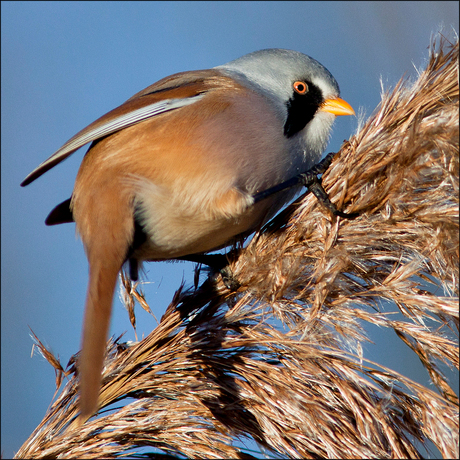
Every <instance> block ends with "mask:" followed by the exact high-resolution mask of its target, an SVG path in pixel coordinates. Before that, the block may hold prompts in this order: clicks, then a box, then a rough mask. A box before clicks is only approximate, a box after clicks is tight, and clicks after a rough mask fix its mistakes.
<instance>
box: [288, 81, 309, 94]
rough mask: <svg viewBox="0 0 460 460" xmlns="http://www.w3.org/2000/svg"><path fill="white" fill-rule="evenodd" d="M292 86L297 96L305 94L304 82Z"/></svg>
mask: <svg viewBox="0 0 460 460" xmlns="http://www.w3.org/2000/svg"><path fill="white" fill-rule="evenodd" d="M292 86H293V88H294V91H295V92H296V93H299V94H306V93H307V91H308V85H307V84H306V83H305V82H304V81H295V82H294V84H293V85H292Z"/></svg>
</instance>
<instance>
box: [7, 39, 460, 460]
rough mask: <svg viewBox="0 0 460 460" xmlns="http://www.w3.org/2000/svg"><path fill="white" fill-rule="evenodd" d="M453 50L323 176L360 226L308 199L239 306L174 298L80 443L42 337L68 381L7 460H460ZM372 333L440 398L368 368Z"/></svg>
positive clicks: (389, 99) (113, 370)
mask: <svg viewBox="0 0 460 460" xmlns="http://www.w3.org/2000/svg"><path fill="white" fill-rule="evenodd" d="M458 50H459V48H458V41H456V43H455V44H451V43H449V42H448V41H447V40H445V39H444V38H437V39H436V40H435V41H434V42H433V44H432V47H431V52H430V57H429V62H428V64H427V68H426V70H424V71H423V72H421V73H420V75H419V78H418V80H417V81H416V82H415V83H413V84H410V83H408V82H404V81H401V82H400V83H399V84H398V85H397V87H396V88H395V89H394V90H393V91H392V92H391V93H387V94H384V95H383V96H382V102H381V104H380V106H379V107H378V109H377V111H376V112H375V114H374V115H373V116H371V118H370V119H369V120H368V121H367V122H366V123H365V125H364V126H363V127H362V128H361V129H360V130H359V132H358V134H356V135H355V136H354V137H352V138H351V139H350V141H348V142H345V144H344V145H343V146H342V148H341V150H340V152H339V154H338V155H337V156H336V158H335V159H334V162H333V163H332V166H331V167H330V169H329V170H328V171H327V173H326V174H324V177H323V184H324V186H325V189H326V190H327V191H328V194H329V196H330V197H331V199H332V201H333V202H335V203H336V205H337V207H338V208H339V209H342V210H344V211H346V212H353V213H359V217H358V218H356V219H354V220H344V219H340V218H336V217H333V216H332V215H330V214H329V212H328V211H327V210H325V209H324V208H323V206H322V205H321V204H319V203H318V201H317V200H316V199H315V198H314V197H313V196H312V195H311V194H305V195H304V196H303V197H301V199H299V200H297V202H296V203H295V204H293V205H291V206H290V207H289V208H287V209H286V210H285V211H284V212H283V213H282V214H281V215H280V216H279V217H278V218H276V219H275V220H274V221H273V222H272V223H271V224H269V225H268V226H266V228H264V229H263V230H262V231H261V232H259V234H258V235H257V236H256V237H255V238H253V240H252V241H251V242H250V244H249V245H248V246H247V247H246V248H244V249H242V250H241V252H240V253H239V254H238V257H235V258H234V260H231V263H230V268H231V271H232V273H233V279H234V280H236V281H237V283H238V288H237V290H236V291H235V290H233V291H232V290H230V289H228V288H227V287H226V285H225V284H224V282H223V281H222V278H221V276H220V275H215V276H210V277H209V278H207V279H206V281H204V283H203V284H202V285H201V286H200V287H197V283H195V287H194V288H191V289H188V290H184V289H183V288H182V287H181V288H179V290H178V291H177V292H176V294H175V297H174V299H173V301H172V303H171V304H170V305H169V307H168V308H167V310H166V312H165V314H164V316H163V318H162V319H161V323H160V325H159V326H158V327H157V328H156V329H155V330H154V331H152V333H151V334H150V335H149V336H148V337H146V338H145V339H143V340H142V341H140V342H137V343H134V344H124V343H121V342H120V338H119V339H117V340H112V341H110V343H109V344H108V359H107V363H106V367H105V370H104V376H103V387H102V393H101V404H100V410H102V409H103V408H107V406H109V405H112V406H111V410H106V411H105V412H104V413H102V412H101V411H100V412H99V415H98V417H97V418H93V419H91V420H90V421H88V422H87V423H86V424H85V425H84V426H83V427H81V428H80V429H76V426H75V419H76V417H77V415H78V408H77V397H78V393H77V390H78V386H77V376H76V367H75V365H74V363H75V359H74V360H73V362H72V363H71V364H70V366H69V367H68V369H67V370H64V369H63V368H62V367H61V365H60V364H59V361H58V360H56V359H55V358H54V357H52V355H51V354H50V353H49V352H48V351H47V350H46V349H45V348H44V347H43V345H41V343H40V342H39V341H38V339H36V340H37V343H38V346H39V347H40V349H41V352H42V353H43V354H44V355H45V356H47V357H48V358H49V361H50V362H51V363H52V364H53V366H54V367H55V368H56V371H57V376H58V377H57V383H58V386H59V385H60V383H61V381H62V378H63V377H64V376H66V377H67V378H68V383H67V384H66V385H65V387H64V388H63V389H62V391H61V393H60V395H59V396H58V397H57V399H56V401H55V402H54V403H53V404H52V405H51V407H50V409H49V411H48V413H47V414H46V416H45V418H44V420H43V421H42V422H41V424H40V425H39V426H38V427H37V429H36V430H35V431H34V432H33V433H32V435H31V436H30V438H29V439H28V440H27V441H26V442H25V444H24V445H23V446H22V447H21V449H20V450H19V452H18V453H17V455H16V458H50V457H58V458H101V457H103V458H118V457H120V456H123V457H126V456H131V457H134V456H136V458H138V457H141V458H142V457H143V456H144V457H145V458H147V457H148V458H151V457H155V456H158V457H160V458H164V457H170V456H171V457H172V456H185V457H190V458H251V455H250V454H249V453H247V452H246V451H244V450H241V449H239V448H237V447H235V446H233V445H232V441H233V440H235V439H236V438H238V439H242V440H244V439H245V438H246V439H248V438H253V439H254V440H255V441H257V443H259V445H260V446H261V448H262V449H263V450H264V451H265V452H266V453H268V454H270V455H276V454H279V455H282V456H284V457H289V458H299V457H303V458H363V457H373V458H420V457H421V455H422V454H421V453H420V449H422V450H423V449H424V446H427V445H428V444H429V441H431V442H432V443H433V444H434V445H435V446H436V447H437V449H439V451H440V452H441V454H442V456H443V457H444V458H458V429H459V427H458V399H457V396H456V395H455V393H454V391H453V390H452V389H451V388H450V386H449V384H448V382H447V380H446V378H445V377H444V376H443V374H442V372H441V370H440V367H439V365H440V364H441V363H445V364H447V365H449V366H451V367H456V368H457V369H458V347H457V341H458V297H457V296H458V275H459V273H458V264H459V253H458V252H459V235H458V178H459V170H458V168H459V164H458V147H459V145H458V144H459V139H458V135H459V132H458V127H459V126H458V91H459V90H458ZM197 270H198V269H197ZM227 284H228V283H227ZM125 287H126V288H127V293H128V295H127V297H128V300H130V301H132V302H134V300H133V299H134V297H137V299H138V300H140V301H141V302H142V303H143V304H144V306H145V301H144V300H143V298H142V295H141V294H140V293H139V292H138V291H136V289H135V287H134V288H131V287H130V285H129V283H128V282H126V280H125ZM146 308H148V307H146ZM391 309H392V310H393V313H392V312H391ZM395 312H398V313H399V314H398V315H396V314H395ZM366 323H371V324H373V325H378V326H380V327H381V328H390V329H392V330H394V331H395V332H396V334H397V335H398V337H399V338H400V339H401V340H403V342H404V343H405V344H406V345H407V346H408V347H410V349H411V350H412V351H413V352H414V353H415V355H416V356H414V359H416V357H418V358H419V359H420V360H421V362H422V363H423V365H424V366H425V368H426V369H427V371H428V373H429V376H430V377H431V380H432V383H433V384H434V386H435V388H436V390H437V391H434V390H431V389H428V388H426V387H424V386H422V385H420V384H417V383H415V382H413V381H411V380H409V379H407V378H405V377H404V376H402V375H400V374H398V373H396V372H394V371H392V370H390V369H387V368H384V367H382V366H380V365H378V364H377V363H372V362H369V361H367V360H365V359H364V358H363V357H362V353H361V344H362V343H363V342H365V341H366V340H368V338H367V336H366V332H365V327H366ZM126 398H131V399H130V400H129V401H124V400H125V399H126ZM122 401H123V402H126V403H127V404H126V405H124V407H121V408H120V406H121V404H118V406H117V405H113V403H121V402H122ZM128 402H129V404H128ZM145 447H149V448H150V450H152V448H158V449H160V451H162V452H163V454H158V453H157V454H155V453H151V454H150V456H149V455H148V454H146V453H144V454H137V455H135V454H134V452H136V451H137V452H139V449H140V448H143V449H142V452H145V451H146V449H145ZM153 452H159V451H158V450H155V449H153Z"/></svg>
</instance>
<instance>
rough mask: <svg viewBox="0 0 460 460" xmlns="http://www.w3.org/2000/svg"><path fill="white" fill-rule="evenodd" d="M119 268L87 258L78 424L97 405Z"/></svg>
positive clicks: (94, 410) (84, 419)
mask: <svg viewBox="0 0 460 460" xmlns="http://www.w3.org/2000/svg"><path fill="white" fill-rule="evenodd" d="M109 258H110V255H109ZM119 270H120V264H119V263H111V264H107V260H96V261H90V270H89V285H88V293H87V298H86V306H85V319H84V325H83V338H82V342H83V344H82V351H81V356H80V360H79V373H80V421H81V423H84V422H85V421H86V420H87V419H88V418H89V417H91V415H93V414H94V413H95V412H96V410H97V406H98V397H99V391H100V387H101V374H102V369H103V364H104V358H105V352H106V343H107V335H108V331H109V326H110V317H111V313H112V302H113V295H114V291H115V287H116V283H117V278H118V272H119Z"/></svg>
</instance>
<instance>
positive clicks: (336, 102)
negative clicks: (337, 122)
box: [320, 97, 355, 115]
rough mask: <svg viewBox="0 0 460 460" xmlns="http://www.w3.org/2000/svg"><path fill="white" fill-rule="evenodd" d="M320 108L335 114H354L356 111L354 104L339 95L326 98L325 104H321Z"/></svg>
mask: <svg viewBox="0 0 460 460" xmlns="http://www.w3.org/2000/svg"><path fill="white" fill-rule="evenodd" d="M320 110H322V111H324V112H329V113H333V114H334V115H354V114H355V111H354V110H353V108H352V106H351V105H350V104H349V103H348V102H346V101H344V100H343V99H340V97H337V98H335V99H326V100H325V101H324V102H323V104H321V107H320Z"/></svg>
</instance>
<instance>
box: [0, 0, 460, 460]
mask: <svg viewBox="0 0 460 460" xmlns="http://www.w3.org/2000/svg"><path fill="white" fill-rule="evenodd" d="M458 14H459V11H458V2H442V1H438V2H2V4H1V36H2V40H1V51H2V53H1V61H2V69H1V70H2V80H1V82H2V85H1V86H2V88H1V105H2V118H1V123H2V124H1V127H2V136H1V159H2V165H1V166H2V168H1V178H2V181H1V199H2V209H1V212H2V239H1V260H2V271H1V280H2V297H1V302H2V303H1V305H2V323H1V327H2V336H1V358H2V359H1V370H2V373H1V415H2V424H1V434H2V437H1V439H2V446H1V452H2V455H3V458H10V457H11V456H12V455H13V453H14V452H16V451H17V450H18V448H19V447H20V446H21V444H22V443H23V442H24V441H25V440H26V438H27V437H28V436H29V434H30V433H31V432H32V430H33V429H34V428H35V427H36V426H37V425H38V423H39V422H40V421H41V419H42V418H43V416H44V414H45V411H46V409H47V407H48V405H49V403H50V401H51V399H52V396H53V393H54V390H55V388H54V378H55V377H54V370H53V369H52V368H51V366H50V365H49V364H48V363H47V362H45V360H44V359H43V358H41V357H39V356H37V355H34V356H33V357H32V358H31V356H30V354H31V348H32V340H31V339H30V337H29V329H28V326H30V327H31V328H32V329H33V331H34V332H35V333H36V334H37V336H38V337H39V338H40V339H41V340H42V341H43V342H44V343H46V344H47V345H49V346H50V347H51V349H52V350H53V351H54V353H55V354H56V355H58V356H59V357H60V359H61V362H62V364H63V365H64V366H65V365H66V364H67V361H68V359H69V358H70V356H71V355H72V354H73V353H75V352H76V351H77V350H78V349H79V346H80V333H81V324H82V317H83V305H84V300H85V293H86V284H87V262H86V258H85V254H84V251H83V247H82V244H81V242H80V241H79V240H78V239H76V237H75V226H74V225H73V224H71V225H70V224H69V225H62V226H55V227H46V226H45V225H44V219H45V218H46V216H47V215H48V213H49V211H50V210H51V209H52V208H53V207H54V206H55V205H56V204H58V203H60V202H61V201H63V200H64V199H66V198H68V197H69V196H70V194H71V192H72V187H73V183H74V179H75V176H76V173H77V170H78V167H79V164H80V162H81V159H82V157H83V153H84V152H85V151H86V148H85V149H82V150H80V151H79V152H77V153H75V154H74V155H73V156H72V157H71V158H69V159H68V160H67V161H65V162H64V163H62V164H60V165H59V166H58V167H56V168H55V169H52V170H51V171H49V172H48V173H47V174H46V175H45V176H43V177H41V178H40V179H38V180H37V181H36V182H34V183H33V184H31V185H29V186H28V187H26V188H21V187H20V186H19V184H20V182H21V181H22V180H23V179H24V177H25V176H26V175H27V174H28V173H29V172H30V171H31V170H32V169H34V168H35V167H36V166H37V165H38V164H39V163H41V162H42V161H43V160H45V159H46V158H47V157H48V156H49V155H51V153H53V152H54V151H55V150H56V149H57V148H59V147H60V146H61V145H62V144H63V143H64V142H65V141H67V140H68V139H69V138H70V137H71V136H73V135H74V134H75V133H76V132H77V131H79V130H80V129H82V128H83V127H85V126H86V125H88V124H89V123H91V122H92V121H94V120H95V119H96V118H98V117H99V116H101V115H103V114H104V113H106V112H108V111H109V110H111V109H112V108H114V107H116V106H118V105H119V104H121V103H122V102H124V101H125V100H126V99H128V98H129V97H131V96H132V95H133V94H134V93H136V92H138V91H139V90H141V89H143V88H145V87H146V86H148V85H150V84H152V83H154V82H155V81H157V80H159V79H160V78H162V77H165V76H167V75H170V74H172V73H175V72H179V71H183V70H192V69H202V68H210V67H213V66H216V65H219V64H223V63H225V62H228V61H229V60H232V59H235V58H237V57H239V56H242V55H243V54H246V53H248V52H251V51H254V50H258V49H262V48H272V47H273V48H289V49H295V50H297V51H301V52H303V53H305V54H308V55H310V56H312V57H314V58H315V59H317V60H319V61H320V62H321V63H322V64H324V65H325V66H326V67H327V68H328V69H329V70H330V71H331V73H332V74H333V75H334V76H335V78H336V79H337V81H338V82H339V85H340V88H341V93H342V97H343V98H344V99H345V100H346V101H348V102H349V103H350V104H351V105H352V106H353V107H354V109H355V110H356V112H358V111H365V112H366V113H367V114H368V115H369V114H370V113H371V112H372V111H373V109H374V108H375V107H376V106H377V104H378V102H379V101H380V89H381V88H380V81H379V79H380V77H382V79H383V82H384V85H385V87H387V88H388V87H392V86H394V84H395V83H396V82H397V81H398V80H399V78H400V77H401V76H402V75H404V74H406V75H407V76H412V77H415V76H416V70H415V68H416V67H417V68H419V67H421V66H422V67H423V65H424V62H425V59H426V57H427V55H428V53H427V47H428V45H429V43H430V36H431V34H432V33H433V32H436V31H437V30H439V27H440V26H441V25H442V24H443V25H444V27H445V31H446V33H450V31H451V28H452V27H453V28H454V29H455V30H456V31H458ZM414 66H415V67H414ZM356 126H357V120H356V118H354V117H339V118H338V119H337V121H336V124H335V128H334V132H333V137H332V139H331V142H330V144H329V147H328V151H332V150H334V151H337V149H338V148H339V147H340V145H341V143H342V141H343V140H344V139H346V138H348V137H349V136H350V135H351V134H353V133H354V131H355V129H356ZM145 268H146V280H147V281H148V283H149V284H146V285H145V293H146V298H147V300H148V302H149V303H150V306H151V308H152V310H153V311H154V313H155V314H156V316H157V317H158V318H160V317H161V315H162V313H163V312H164V310H165V309H166V306H167V305H168V303H169V301H170V300H171V298H172V295H173V293H174V291H175V289H176V288H177V287H178V286H179V284H180V283H181V281H182V280H185V282H186V284H187V285H190V284H192V283H193V264H190V263H181V264H172V263H150V264H146V265H145ZM136 312H137V325H138V334H139V336H142V335H143V334H148V333H149V332H150V331H151V330H152V329H153V328H154V327H155V326H156V323H155V321H154V319H153V318H152V317H151V316H149V315H147V314H146V313H144V312H143V310H142V309H140V308H137V309H136ZM123 331H127V334H126V335H125V338H126V339H127V340H134V334H133V331H132V328H131V326H130V323H129V320H128V315H127V313H126V311H125V310H124V308H123V307H122V306H121V304H120V302H119V301H118V300H117V301H116V303H115V306H114V315H113V320H112V328H111V333H112V334H120V333H122V332H123ZM370 333H371V334H372V339H373V340H374V342H375V343H376V345H375V346H371V345H369V346H367V347H366V348H365V350H364V352H365V357H367V358H371V359H374V360H376V361H378V362H380V363H382V364H384V365H387V366H390V367H392V368H393V369H395V370H397V371H400V372H402V373H404V374H405V375H407V376H409V377H411V378H414V379H416V380H418V381H420V382H422V383H425V384H426V382H427V376H426V373H425V372H424V371H423V369H422V366H421V364H420V363H419V362H418V360H417V359H416V358H415V357H414V356H413V355H412V353H410V352H408V351H407V350H406V348H405V347H404V346H403V345H401V344H400V343H399V342H398V340H397V339H395V336H394V334H392V333H390V332H388V331H380V330H377V329H376V328H375V329H371V330H370ZM452 378H453V379H454V380H453V383H454V385H455V378H458V377H456V375H454V374H452Z"/></svg>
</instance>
